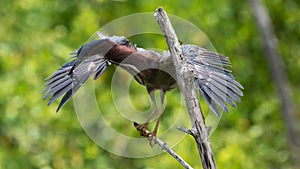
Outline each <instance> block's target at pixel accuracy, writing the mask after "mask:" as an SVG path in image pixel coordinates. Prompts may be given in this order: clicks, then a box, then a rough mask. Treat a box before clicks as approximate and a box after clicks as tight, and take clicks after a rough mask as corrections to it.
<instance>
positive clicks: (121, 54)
mask: <svg viewBox="0 0 300 169" xmlns="http://www.w3.org/2000/svg"><path fill="white" fill-rule="evenodd" d="M134 52H136V49H134V48H130V47H127V46H122V45H115V46H114V47H112V48H111V49H110V50H109V51H108V52H107V53H106V55H105V57H106V58H107V59H108V60H109V61H111V62H113V63H115V64H119V63H121V62H122V61H123V60H124V59H126V58H127V57H128V56H129V55H131V54H133V53H134Z"/></svg>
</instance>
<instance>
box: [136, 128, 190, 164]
mask: <svg viewBox="0 0 300 169" xmlns="http://www.w3.org/2000/svg"><path fill="white" fill-rule="evenodd" d="M133 125H134V127H135V128H136V129H137V130H138V131H139V132H140V133H141V136H144V137H147V138H149V135H150V134H151V132H150V131H149V130H147V129H145V128H144V127H143V126H142V125H140V124H138V123H136V122H133ZM149 140H150V142H152V141H154V142H155V143H156V144H157V145H159V146H160V147H161V148H162V149H163V150H166V151H167V152H168V153H169V154H170V155H171V156H172V157H174V158H175V159H176V160H177V161H178V162H179V163H180V164H181V165H182V166H183V167H185V168H186V169H192V167H191V166H190V165H189V164H188V163H187V162H185V161H184V160H183V158H181V157H180V156H179V155H178V154H177V153H176V152H175V151H174V150H172V149H171V148H170V147H168V146H167V143H165V142H163V141H162V140H160V139H159V138H157V137H151V138H149Z"/></svg>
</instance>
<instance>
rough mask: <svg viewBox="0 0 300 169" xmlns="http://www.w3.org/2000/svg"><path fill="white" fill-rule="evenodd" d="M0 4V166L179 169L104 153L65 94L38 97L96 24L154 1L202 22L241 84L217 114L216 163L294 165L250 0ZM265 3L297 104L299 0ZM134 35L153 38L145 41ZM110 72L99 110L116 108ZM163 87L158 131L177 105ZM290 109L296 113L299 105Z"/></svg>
mask: <svg viewBox="0 0 300 169" xmlns="http://www.w3.org/2000/svg"><path fill="white" fill-rule="evenodd" d="M0 4H1V10H0V23H1V26H0V79H1V88H0V94H1V97H0V110H1V112H0V168H8V169H10V168H11V169H14V168H44V169H48V168H108V169H109V168H111V169H114V168H124V166H128V167H127V168H129V167H130V168H149V169H150V168H179V166H180V165H179V164H178V163H177V162H176V161H175V160H174V159H172V158H170V156H169V155H168V154H162V155H159V156H154V157H151V158H144V159H130V158H123V157H119V156H116V155H113V154H110V153H109V152H107V151H105V150H103V149H101V148H99V147H98V146H97V145H96V144H95V143H94V142H93V141H92V140H90V139H89V137H88V136H87V135H86V134H85V132H84V131H83V130H82V128H81V126H80V124H79V122H78V119H77V118H76V114H75V113H74V109H73V107H72V103H71V102H70V103H68V104H67V105H66V106H65V107H64V108H63V109H62V110H61V111H60V112H59V113H55V109H56V106H57V104H58V102H55V103H54V104H53V105H51V106H49V107H47V106H46V101H42V96H41V91H42V89H43V87H42V85H43V83H44V79H45V78H46V77H47V76H48V75H50V74H51V73H53V72H54V71H55V70H56V69H57V68H58V67H59V66H60V65H62V64H63V63H65V62H66V61H67V60H66V59H67V58H68V54H69V53H71V52H73V51H74V50H75V49H77V48H78V47H79V46H80V45H82V44H83V43H85V42H86V40H87V39H88V38H89V37H90V36H91V35H92V34H93V33H94V32H95V31H97V29H98V28H100V27H101V26H103V25H104V24H106V23H108V22H110V21H113V20H114V19H117V18H119V17H122V16H125V15H129V14H133V13H138V12H154V11H155V9H156V8H157V7H159V6H163V7H164V8H165V10H166V11H167V12H168V13H169V14H174V15H176V16H179V17H181V18H184V19H186V20H188V21H190V22H192V23H193V24H195V25H196V26H197V27H199V28H200V29H201V30H202V31H203V32H204V33H205V34H206V35H207V36H208V37H209V39H210V40H211V42H212V43H213V44H214V46H215V48H216V49H217V50H218V52H219V53H223V54H225V55H227V56H229V57H230V59H231V61H232V65H233V67H232V69H233V74H234V75H235V76H236V77H237V79H238V81H240V82H241V83H242V84H243V85H244V87H245V90H244V97H243V98H242V103H241V104H238V106H237V108H236V109H231V111H230V113H229V114H224V115H223V118H222V119H221V122H220V125H219V127H218V128H217V130H216V131H215V133H214V134H213V135H212V137H211V145H212V147H213V150H214V153H215V157H216V162H217V165H218V167H219V168H234V169H239V168H241V169H245V168H293V165H292V163H291V154H290V152H289V147H288V141H287V134H286V132H285V131H286V130H285V126H284V123H283V119H282V117H281V112H280V111H281V109H280V103H279V99H278V97H277V94H276V89H275V87H274V84H273V82H272V79H271V76H270V74H269V71H268V68H267V67H268V66H267V63H266V60H265V57H264V53H263V49H262V42H261V39H260V37H259V34H258V31H257V30H256V27H255V24H254V19H253V17H252V11H251V9H250V6H249V4H248V3H247V1H238V0H233V1H229V0H225V1H216V0H211V1H209V2H208V1H204V0H199V1H196V0H193V1H171V0H170V1H150V2H148V1H126V0H125V1H104V0H103V1H101V0H92V1H89V2H87V1H62V0H56V1H43V0H30V1H23V0H15V1H1V2H0ZM265 4H266V6H267V8H268V10H269V13H270V16H271V18H272V21H273V23H274V27H275V32H276V34H277V35H278V40H279V47H280V52H281V54H282V56H283V60H284V63H285V70H286V72H287V75H288V78H289V80H290V83H291V86H292V88H291V90H292V92H293V97H294V102H295V103H299V102H300V97H299V95H300V92H299V88H300V86H299V84H300V78H299V74H300V71H299V67H300V60H299V57H300V48H299V43H300V32H299V28H300V19H299V16H300V10H299V9H300V3H299V1H296V0H286V1H283V0H276V1H271V0H267V1H265ZM177 33H178V34H180V32H177ZM148 38H149V39H151V38H153V39H156V38H157V37H155V36H153V37H151V36H149V37H148ZM132 39H133V40H134V41H137V42H138V44H143V45H145V46H148V47H149V46H151V44H149V42H151V41H149V42H145V43H142V42H139V41H141V40H140V39H138V38H135V37H132ZM157 45H159V46H161V44H159V43H158V44H157ZM164 47H166V46H164ZM112 72H113V70H112V69H110V70H109V72H107V73H106V74H105V77H103V78H102V79H101V81H100V80H99V81H97V82H96V83H98V84H97V87H99V89H98V90H99V91H102V92H103V93H101V95H97V97H98V101H99V102H100V101H103V102H105V105H106V106H105V107H104V109H107V111H105V112H109V111H113V109H112V108H110V103H111V100H109V99H110V98H109V95H110V93H109V92H110V84H109V83H110V82H109V81H110V78H109V76H110V75H111V74H112ZM104 81H105V82H104ZM132 85H133V86H132V87H131V88H130V93H131V94H130V97H131V98H132V100H133V102H134V103H133V104H134V105H136V107H138V109H141V110H145V109H148V108H149V106H150V105H149V103H148V102H147V101H148V98H147V95H146V90H144V88H143V87H137V85H136V84H132ZM141 93H143V94H141ZM167 95H168V98H167V99H168V105H167V107H166V111H167V113H165V116H163V122H162V125H161V127H162V129H164V128H166V127H167V124H169V123H170V122H169V121H170V118H171V116H172V113H171V112H178V111H180V107H178V106H176V105H175V103H176V101H177V100H176V97H178V96H179V94H178V90H177V91H174V92H170V93H169V94H167ZM204 109H205V108H204ZM296 112H297V113H298V114H297V117H298V119H299V116H300V114H299V112H300V107H299V106H298V105H297V107H296ZM167 114H168V115H167ZM169 116H170V118H169ZM106 117H107V119H110V120H111V121H112V125H115V128H116V129H117V130H120V131H121V130H122V128H124V125H125V130H126V131H129V132H130V133H131V132H132V133H134V132H136V131H135V129H134V128H133V127H132V126H131V124H128V121H122V120H124V119H122V118H116V119H114V117H113V116H110V114H106ZM164 118H165V119H164ZM182 120H184V119H182ZM185 120H186V122H187V123H188V122H189V119H188V118H187V119H185ZM119 121H120V122H119ZM126 124H127V125H128V126H126ZM122 131H124V130H122ZM174 149H175V150H176V151H177V152H178V153H179V154H180V155H182V156H183V158H184V159H186V160H187V161H188V162H189V163H190V164H191V165H192V166H194V167H195V168H201V162H200V159H199V156H198V152H197V149H196V146H195V143H194V141H193V140H192V138H190V137H185V139H184V140H183V141H181V142H180V143H179V144H178V145H176V146H175V147H174ZM125 168H126V167H125Z"/></svg>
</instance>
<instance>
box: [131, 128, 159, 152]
mask: <svg viewBox="0 0 300 169" xmlns="http://www.w3.org/2000/svg"><path fill="white" fill-rule="evenodd" d="M133 124H134V127H135V128H136V129H137V130H138V131H139V132H140V136H143V137H147V138H148V139H149V141H150V146H151V147H153V146H154V145H155V144H156V132H157V131H156V130H154V131H153V132H150V131H149V130H148V124H147V123H145V124H138V123H136V122H133Z"/></svg>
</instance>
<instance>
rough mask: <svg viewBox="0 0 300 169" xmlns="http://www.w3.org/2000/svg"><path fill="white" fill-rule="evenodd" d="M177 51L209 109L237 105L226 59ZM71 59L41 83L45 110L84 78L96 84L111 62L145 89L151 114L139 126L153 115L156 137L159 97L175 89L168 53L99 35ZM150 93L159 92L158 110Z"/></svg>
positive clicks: (191, 48)
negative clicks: (100, 37)
mask: <svg viewBox="0 0 300 169" xmlns="http://www.w3.org/2000/svg"><path fill="white" fill-rule="evenodd" d="M181 47H182V52H183V55H184V56H185V57H186V59H187V64H188V66H189V68H191V69H192V71H193V75H194V79H195V84H196V85H197V87H198V89H199V92H200V93H201V95H202V96H203V98H204V99H205V100H206V102H207V103H208V105H209V107H210V109H211V110H212V111H213V112H214V113H215V114H216V115H217V116H219V111H220V110H219V109H218V107H220V108H221V109H222V110H224V111H226V112H228V107H227V104H226V103H228V104H230V105H231V106H232V107H235V102H240V96H242V95H243V93H242V91H241V89H243V87H242V85H240V84H239V83H238V82H237V81H236V80H235V78H234V77H233V75H232V73H231V71H230V70H229V69H227V68H225V67H228V66H231V64H230V61H229V59H228V57H226V56H224V55H220V54H218V53H214V52H210V51H207V50H206V49H204V48H201V47H199V46H195V45H188V44H185V45H182V46H181ZM73 55H74V56H73V57H74V59H73V60H72V61H71V62H68V63H66V64H64V65H63V66H62V67H61V68H59V69H58V70H57V71H56V72H55V73H53V74H52V75H50V76H49V77H48V78H47V82H46V83H45V85H46V86H47V87H46V88H45V89H44V91H43V93H46V94H45V96H44V98H43V99H47V98H48V97H50V100H49V102H48V105H50V104H51V103H52V102H53V101H55V100H56V99H57V98H59V97H60V96H62V95H64V96H63V98H62V100H61V102H60V104H59V106H58V108H57V111H59V109H60V108H61V107H62V106H63V105H64V104H65V103H66V102H67V101H68V100H69V99H70V98H71V97H72V96H73V94H75V93H76V91H77V90H78V89H79V88H80V87H81V85H82V84H83V83H84V82H85V81H86V80H87V79H88V78H89V77H90V76H93V77H94V79H97V78H98V77H99V76H101V75H102V74H103V73H104V71H105V69H106V67H107V66H108V65H110V64H111V63H112V64H115V65H117V66H120V67H122V68H123V69H125V70H126V71H128V72H129V73H130V74H131V75H132V76H133V77H134V79H135V80H136V81H137V82H138V83H140V84H141V85H144V86H146V89H147V92H148V94H149V95H150V99H151V101H152V103H153V109H152V112H151V114H150V115H149V117H148V118H147V120H146V122H145V123H144V124H143V126H144V127H145V128H147V125H148V123H149V121H150V120H151V119H152V117H153V116H154V114H155V113H156V112H157V111H158V119H157V121H156V124H155V127H154V130H153V132H152V135H153V136H155V135H156V132H157V128H158V125H159V122H160V118H161V115H162V113H163V110H162V105H163V103H164V97H165V92H166V91H169V90H171V89H173V88H175V87H176V73H175V68H174V66H173V61H172V57H171V55H170V53H169V52H163V53H158V52H155V51H152V50H145V49H142V48H138V47H136V46H135V45H133V44H132V43H131V42H130V41H129V40H128V39H126V38H125V37H123V36H112V37H108V36H105V38H104V39H101V40H95V41H91V42H88V43H87V44H85V45H83V46H81V47H80V48H79V49H78V50H77V51H76V52H74V53H73ZM224 66H225V67H224ZM155 90H159V91H160V103H161V104H160V108H159V110H158V109H157V105H156V101H155V96H154V91H155Z"/></svg>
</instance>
